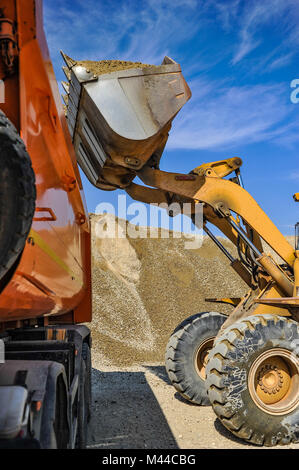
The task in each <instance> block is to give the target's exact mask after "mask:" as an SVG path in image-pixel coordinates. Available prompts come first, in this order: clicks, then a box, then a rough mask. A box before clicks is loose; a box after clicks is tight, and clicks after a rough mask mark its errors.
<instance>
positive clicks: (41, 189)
mask: <svg viewBox="0 0 299 470" xmlns="http://www.w3.org/2000/svg"><path fill="white" fill-rule="evenodd" d="M0 79H1V82H0V84H1V104H0V109H1V112H0V148H1V163H0V164H1V172H0V173H1V176H0V178H1V188H2V189H1V198H0V199H1V202H0V212H1V214H0V219H1V220H0V246H1V255H0V257H1V260H0V289H1V293H0V346H1V348H0V352H1V354H2V356H1V357H0V361H1V362H2V363H1V364H0V446H2V447H5V448H7V447H13V448H15V447H17V448H18V447H42V448H74V447H84V446H85V441H86V426H87V421H88V419H89V416H90V400H91V393H90V373H91V366H90V331H89V329H88V328H87V327H86V326H85V325H80V323H85V322H89V321H90V320H91V262H90V228H89V219H88V214H87V210H86V205H85V200H84V194H83V189H82V183H81V179H80V174H79V170H78V165H77V161H76V156H75V153H74V149H73V145H72V141H71V137H70V133H69V130H68V127H67V123H66V119H65V116H64V111H63V106H62V103H61V99H60V95H59V91H58V86H57V82H56V79H55V76H54V72H53V68H52V64H51V61H50V57H49V52H48V47H47V42H46V39H45V35H44V31H43V21H42V4H41V1H40V0H1V1H0ZM4 351H5V357H4ZM4 359H5V360H4Z"/></svg>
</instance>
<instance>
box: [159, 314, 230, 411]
mask: <svg viewBox="0 0 299 470" xmlns="http://www.w3.org/2000/svg"><path fill="white" fill-rule="evenodd" d="M226 318H227V317H226V316H225V315H222V314H221V313H217V312H202V313H197V314H196V315H192V316H191V317H189V318H187V319H186V320H184V321H183V322H182V323H181V324H180V325H179V326H178V327H177V328H176V329H175V330H174V332H173V334H172V335H171V337H170V339H169V341H168V344H167V348H166V355H165V365H166V371H167V374H168V377H169V380H170V381H171V383H172V385H173V386H174V388H175V389H176V390H177V391H178V392H179V393H180V395H181V396H182V397H183V398H185V399H186V400H188V401H190V402H192V403H195V404H197V405H209V404H210V402H209V398H208V395H207V390H206V386H205V365H206V359H207V356H208V352H209V350H210V349H211V348H212V347H213V343H214V339H215V337H216V335H217V333H218V331H219V330H220V328H221V326H222V325H223V323H224V322H225V320H226Z"/></svg>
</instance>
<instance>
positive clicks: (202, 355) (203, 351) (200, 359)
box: [194, 338, 215, 380]
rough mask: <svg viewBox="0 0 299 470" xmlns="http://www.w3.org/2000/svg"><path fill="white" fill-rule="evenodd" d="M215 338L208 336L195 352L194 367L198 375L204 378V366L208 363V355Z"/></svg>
mask: <svg viewBox="0 0 299 470" xmlns="http://www.w3.org/2000/svg"><path fill="white" fill-rule="evenodd" d="M214 340H215V338H208V339H206V340H205V341H203V342H202V343H201V344H200V346H199V347H198V349H197V351H196V353H195V361H194V362H195V369H196V372H197V373H198V375H199V376H200V377H201V378H202V379H203V380H206V366H207V364H208V355H209V352H210V351H211V349H212V348H213V344H214Z"/></svg>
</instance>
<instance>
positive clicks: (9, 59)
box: [0, 18, 17, 75]
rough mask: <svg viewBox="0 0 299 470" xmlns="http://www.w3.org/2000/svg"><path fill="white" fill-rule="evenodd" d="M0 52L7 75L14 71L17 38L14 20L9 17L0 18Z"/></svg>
mask: <svg viewBox="0 0 299 470" xmlns="http://www.w3.org/2000/svg"><path fill="white" fill-rule="evenodd" d="M0 52H1V56H2V60H3V63H4V66H5V69H6V70H5V71H6V72H7V74H8V75H12V74H13V73H14V72H15V59H16V56H17V39H16V34H15V27H14V22H13V21H12V20H10V19H9V18H0Z"/></svg>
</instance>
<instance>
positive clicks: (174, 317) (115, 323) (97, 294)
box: [91, 215, 248, 367]
mask: <svg viewBox="0 0 299 470" xmlns="http://www.w3.org/2000/svg"><path fill="white" fill-rule="evenodd" d="M107 217H111V216H102V215H92V216H91V224H92V253H93V322H92V324H91V329H92V336H93V355H94V358H95V359H96V360H97V362H98V363H102V364H103V365H107V366H108V365H116V366H120V367H125V366H131V365H134V364H144V363H159V362H163V361H164V352H165V346H166V343H167V341H168V338H169V336H170V334H171V333H172V331H173V330H174V328H175V327H176V326H177V325H178V324H179V323H180V322H181V321H182V320H183V319H185V318H186V317H188V316H190V315H192V314H194V313H197V312H200V311H208V310H216V311H222V312H224V313H225V312H230V311H231V307H227V306H225V305H222V304H212V303H206V302H205V300H204V299H205V298H206V297H212V298H214V297H228V296H233V297H239V296H242V295H243V294H244V293H245V292H246V291H247V290H248V289H247V286H246V285H245V284H244V283H243V281H242V280H241V279H240V278H239V277H238V276H237V275H236V274H235V273H234V272H233V270H232V269H231V268H230V266H229V263H228V261H227V259H226V257H225V256H224V255H223V254H222V253H221V252H220V250H219V249H218V248H217V247H215V245H214V244H213V243H212V242H211V241H210V240H209V239H207V237H204V243H203V246H202V247H201V248H198V249H195V250H190V249H186V247H185V243H186V239H184V238H174V235H175V234H174V233H173V232H170V231H169V232H168V231H167V230H164V229H162V230H161V229H159V230H158V238H156V239H153V238H134V230H135V227H134V226H132V225H131V224H129V223H128V222H127V221H124V220H117V221H116V223H117V227H118V230H120V232H121V233H125V232H124V230H125V229H129V230H131V232H130V233H131V234H132V235H133V236H127V237H125V238H104V239H103V238H102V237H99V236H98V233H99V230H98V227H100V226H102V224H103V222H104V221H106V220H108V219H107ZM110 220H112V219H110ZM141 231H143V235H147V234H148V228H141ZM163 237H164V238H163ZM165 237H168V238H165ZM223 242H224V245H225V246H226V247H227V248H228V249H230V250H232V249H233V247H232V246H231V244H230V242H228V241H226V240H224V241H223Z"/></svg>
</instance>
